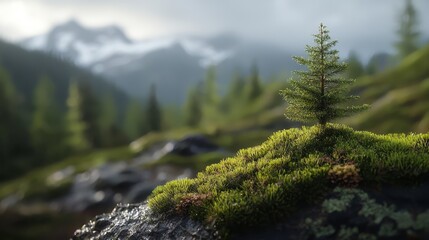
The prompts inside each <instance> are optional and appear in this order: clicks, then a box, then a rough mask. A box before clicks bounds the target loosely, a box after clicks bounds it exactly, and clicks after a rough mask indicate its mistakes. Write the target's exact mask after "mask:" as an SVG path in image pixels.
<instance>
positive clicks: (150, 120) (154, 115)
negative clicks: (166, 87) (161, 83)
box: [146, 84, 162, 131]
mask: <svg viewBox="0 0 429 240" xmlns="http://www.w3.org/2000/svg"><path fill="white" fill-rule="evenodd" d="M146 119H147V124H148V128H149V131H160V130H161V126H162V116H161V109H160V107H159V103H158V99H157V97H156V86H155V85H154V84H152V85H151V87H150V94H149V100H148V103H147V109H146Z"/></svg>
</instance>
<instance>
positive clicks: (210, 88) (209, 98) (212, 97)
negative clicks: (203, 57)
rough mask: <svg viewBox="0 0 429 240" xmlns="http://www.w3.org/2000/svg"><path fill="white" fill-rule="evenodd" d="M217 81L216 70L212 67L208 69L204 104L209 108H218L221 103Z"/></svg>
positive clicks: (205, 80)
mask: <svg viewBox="0 0 429 240" xmlns="http://www.w3.org/2000/svg"><path fill="white" fill-rule="evenodd" d="M216 81H217V76H216V68H215V67H214V66H211V67H209V68H208V69H207V72H206V77H205V79H204V102H205V104H206V105H208V106H216V105H217V104H218V101H219V96H218V92H217V84H216Z"/></svg>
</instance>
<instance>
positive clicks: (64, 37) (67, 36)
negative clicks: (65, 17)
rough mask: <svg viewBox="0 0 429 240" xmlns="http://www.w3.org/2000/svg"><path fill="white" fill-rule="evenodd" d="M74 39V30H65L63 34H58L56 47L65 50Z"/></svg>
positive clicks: (61, 50)
mask: <svg viewBox="0 0 429 240" xmlns="http://www.w3.org/2000/svg"><path fill="white" fill-rule="evenodd" d="M73 39H74V34H73V33H72V32H64V33H62V34H61V35H58V36H57V43H56V47H57V49H58V51H60V52H65V51H66V50H67V48H68V47H69V46H70V43H71V42H72V41H73Z"/></svg>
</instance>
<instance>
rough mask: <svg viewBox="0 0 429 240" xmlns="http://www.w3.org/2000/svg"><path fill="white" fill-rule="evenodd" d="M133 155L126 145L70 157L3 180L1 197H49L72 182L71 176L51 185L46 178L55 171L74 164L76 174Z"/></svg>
mask: <svg viewBox="0 0 429 240" xmlns="http://www.w3.org/2000/svg"><path fill="white" fill-rule="evenodd" d="M133 155H134V153H133V152H132V151H131V150H130V149H129V148H128V147H127V146H126V147H120V148H113V149H106V150H95V151H92V152H90V153H87V154H81V155H78V156H73V157H69V158H66V159H64V160H62V161H59V162H58V163H54V164H51V165H49V166H44V167H41V168H38V169H35V170H33V171H31V172H30V173H28V174H26V175H24V176H21V177H19V178H16V179H13V180H9V181H5V182H1V183H0V199H1V198H4V197H6V196H8V195H10V194H13V193H17V194H22V195H23V197H24V198H25V199H32V198H43V199H49V198H52V197H55V196H57V195H61V194H62V193H63V191H67V190H68V187H69V186H70V184H71V181H70V180H71V178H67V179H64V181H61V182H59V183H58V184H56V185H50V184H49V183H48V182H47V181H46V180H47V177H48V176H50V175H51V174H53V173H54V172H56V171H59V170H61V169H64V168H66V167H69V166H72V167H74V168H75V174H76V173H79V172H83V171H85V170H88V169H90V168H92V167H95V166H97V165H100V164H103V163H106V162H112V161H118V160H126V159H129V158H131V157H132V156H133Z"/></svg>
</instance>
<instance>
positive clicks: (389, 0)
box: [0, 0, 429, 58]
mask: <svg viewBox="0 0 429 240" xmlns="http://www.w3.org/2000/svg"><path fill="white" fill-rule="evenodd" d="M413 2H414V5H415V7H416V9H417V11H418V14H419V22H420V25H419V29H420V31H421V32H422V34H423V39H425V41H428V40H429V14H427V11H428V10H429V1H428V0H414V1H413ZM404 4H405V0H347V1H345V0H324V1H321V0H0V36H1V37H2V38H5V39H7V40H10V41H16V40H19V39H22V38H25V37H29V36H34V35H38V34H42V33H44V32H46V31H48V30H49V29H50V28H51V27H52V26H53V25H55V24H58V23H61V22H64V21H67V20H68V19H70V18H75V19H77V20H78V21H80V22H81V23H82V24H84V25H86V26H103V25H108V24H116V25H119V26H122V27H123V29H124V30H125V32H126V34H127V35H128V36H129V37H130V38H132V39H144V38H155V37H159V36H169V35H177V34H194V35H213V34H216V33H221V32H231V33H235V34H237V35H239V36H241V37H247V38H249V39H254V40H263V41H267V42H269V43H272V44H278V45H281V46H284V47H286V48H289V49H290V48H298V49H303V48H304V45H305V44H307V43H311V41H312V37H311V34H313V33H315V32H316V31H317V27H318V24H319V23H320V22H323V23H325V24H326V25H327V26H328V28H329V29H330V31H331V36H332V38H334V39H337V40H339V45H338V47H339V49H340V51H346V52H348V51H350V50H351V49H354V50H356V51H357V52H358V53H359V55H360V56H361V57H363V58H367V57H368V56H370V55H372V54H373V53H375V52H380V51H392V44H393V42H394V41H395V39H396V38H395V37H396V36H395V30H396V29H397V25H398V21H397V20H398V17H399V14H400V12H401V10H402V8H403V6H404Z"/></svg>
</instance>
